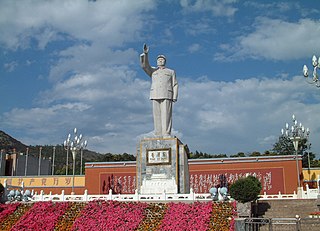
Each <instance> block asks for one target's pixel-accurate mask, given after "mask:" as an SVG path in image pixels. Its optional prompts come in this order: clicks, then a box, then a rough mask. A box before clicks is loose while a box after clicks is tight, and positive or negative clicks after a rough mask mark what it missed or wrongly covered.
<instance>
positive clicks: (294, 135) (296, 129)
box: [281, 115, 310, 189]
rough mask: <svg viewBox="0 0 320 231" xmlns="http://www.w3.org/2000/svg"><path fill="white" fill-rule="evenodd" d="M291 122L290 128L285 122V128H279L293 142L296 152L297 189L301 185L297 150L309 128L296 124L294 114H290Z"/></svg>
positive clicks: (307, 135)
mask: <svg viewBox="0 0 320 231" xmlns="http://www.w3.org/2000/svg"><path fill="white" fill-rule="evenodd" d="M292 122H293V125H292V126H291V129H290V128H289V124H288V123H286V127H285V130H284V129H281V133H282V135H283V136H285V137H289V138H290V140H291V141H292V143H293V146H294V149H295V152H296V164H297V175H298V189H300V187H301V183H300V171H299V161H298V150H299V145H301V143H300V142H301V141H302V140H304V139H308V137H309V134H310V131H309V128H307V129H305V128H304V126H302V124H301V123H300V124H299V125H298V121H297V120H296V117H295V115H292Z"/></svg>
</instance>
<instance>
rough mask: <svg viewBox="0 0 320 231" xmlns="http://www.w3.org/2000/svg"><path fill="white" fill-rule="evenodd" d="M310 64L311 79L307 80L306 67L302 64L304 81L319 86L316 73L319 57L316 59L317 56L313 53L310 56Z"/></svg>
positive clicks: (319, 66) (319, 63)
mask: <svg viewBox="0 0 320 231" xmlns="http://www.w3.org/2000/svg"><path fill="white" fill-rule="evenodd" d="M312 66H313V72H312V81H309V80H308V76H309V73H308V67H307V65H304V66H303V69H302V71H303V76H304V77H305V78H306V81H307V82H308V83H310V84H315V85H316V87H320V81H319V76H318V73H317V70H318V69H319V68H320V57H319V58H318V59H317V57H316V56H315V55H314V56H313V57H312Z"/></svg>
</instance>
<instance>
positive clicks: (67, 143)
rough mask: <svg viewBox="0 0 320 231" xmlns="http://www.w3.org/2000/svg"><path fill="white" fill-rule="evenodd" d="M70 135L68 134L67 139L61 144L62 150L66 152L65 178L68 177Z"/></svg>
mask: <svg viewBox="0 0 320 231" xmlns="http://www.w3.org/2000/svg"><path fill="white" fill-rule="evenodd" d="M70 139H71V134H70V133H69V134H68V137H67V139H66V140H65V141H64V142H63V147H64V150H66V151H67V160H66V176H67V175H68V165H69V149H70V144H71V140H70Z"/></svg>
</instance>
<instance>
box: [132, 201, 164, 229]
mask: <svg viewBox="0 0 320 231" xmlns="http://www.w3.org/2000/svg"><path fill="white" fill-rule="evenodd" d="M167 208H168V206H167V204H164V203H155V204H154V203H152V204H149V205H148V207H147V208H145V210H144V219H143V220H142V221H141V222H140V225H139V227H138V228H137V230H138V231H144V230H149V231H153V230H154V231H155V230H159V226H160V225H161V222H162V219H163V217H164V214H165V213H166V211H167Z"/></svg>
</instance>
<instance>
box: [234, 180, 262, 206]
mask: <svg viewBox="0 0 320 231" xmlns="http://www.w3.org/2000/svg"><path fill="white" fill-rule="evenodd" d="M261 189H262V186H261V182H260V181H259V180H258V179H257V178H256V177H254V176H248V177H246V178H241V179H239V180H237V181H236V182H234V183H233V184H232V185H231V186H230V196H231V197H232V198H233V199H235V200H236V201H239V202H240V203H246V202H249V201H255V200H256V199H258V196H259V194H260V192H261Z"/></svg>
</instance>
